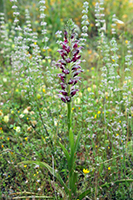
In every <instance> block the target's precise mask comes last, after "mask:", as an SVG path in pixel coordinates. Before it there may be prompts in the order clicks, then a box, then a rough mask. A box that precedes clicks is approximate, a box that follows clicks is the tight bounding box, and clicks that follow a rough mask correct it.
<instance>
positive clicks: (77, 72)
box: [73, 70, 83, 77]
mask: <svg viewBox="0 0 133 200" xmlns="http://www.w3.org/2000/svg"><path fill="white" fill-rule="evenodd" d="M81 72H83V70H78V71H75V72H74V73H73V77H75V76H78V74H79V73H81Z"/></svg>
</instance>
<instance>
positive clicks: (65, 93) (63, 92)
mask: <svg viewBox="0 0 133 200" xmlns="http://www.w3.org/2000/svg"><path fill="white" fill-rule="evenodd" d="M59 92H60V93H62V94H63V95H64V96H67V92H66V91H65V90H60V91H59Z"/></svg>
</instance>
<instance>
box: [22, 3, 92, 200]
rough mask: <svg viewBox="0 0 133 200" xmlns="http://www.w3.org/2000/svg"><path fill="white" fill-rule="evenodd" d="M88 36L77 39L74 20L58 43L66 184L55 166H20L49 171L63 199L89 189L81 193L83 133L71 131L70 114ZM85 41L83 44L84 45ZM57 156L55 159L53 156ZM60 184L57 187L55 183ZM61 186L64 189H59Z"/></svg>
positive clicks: (81, 196) (62, 147)
mask: <svg viewBox="0 0 133 200" xmlns="http://www.w3.org/2000/svg"><path fill="white" fill-rule="evenodd" d="M86 6H88V3H87V2H85V3H84V9H85V10H84V13H85V14H86V13H87V12H88V7H87V8H86ZM84 23H85V24H84V25H85V27H86V22H85V20H84ZM85 35H86V34H85V33H82V34H81V36H83V38H80V39H77V31H76V26H75V24H74V22H73V21H72V20H69V21H68V24H67V27H66V30H65V31H64V40H63V41H60V42H59V44H60V46H61V48H60V49H59V50H58V52H59V54H60V56H61V59H59V60H58V62H57V63H56V66H57V67H59V68H60V69H61V71H62V73H60V74H58V77H59V78H60V80H61V82H60V86H61V90H60V91H59V94H58V97H59V98H60V99H61V100H62V101H63V102H64V103H65V104H67V124H68V138H69V144H68V147H67V148H66V147H65V146H64V145H63V144H62V143H61V142H60V141H58V142H57V143H58V145H59V146H60V147H61V149H62V150H63V152H64V155H65V157H66V160H67V172H68V175H67V177H68V180H67V181H66V183H65V182H64V180H63V178H62V177H61V175H60V174H59V172H58V170H55V169H54V167H51V166H49V165H48V164H47V163H45V162H39V161H24V162H21V163H19V164H24V163H25V164H28V163H30V164H32V163H33V164H36V165H39V166H40V167H41V166H42V167H45V168H47V170H48V171H49V172H50V173H51V174H52V175H53V181H52V185H53V186H54V188H55V190H57V189H58V191H60V193H61V195H62V197H63V199H65V200H66V199H68V200H71V199H83V198H84V197H85V196H86V195H87V194H88V193H89V191H90V190H87V191H84V192H83V193H82V194H80V195H79V194H78V192H77V191H78V187H77V185H78V184H77V183H78V172H77V171H76V162H75V161H76V157H75V155H76V151H77V148H78V145H79V140H80V134H81V132H79V133H78V135H77V136H76V137H75V136H74V134H73V131H72V115H71V110H72V109H71V104H72V98H73V97H74V95H75V94H76V93H77V92H78V88H77V87H76V84H77V82H78V81H79V80H80V79H81V77H79V76H78V75H79V74H80V73H81V72H83V70H82V69H81V65H80V63H81V50H82V48H83V47H82V44H83V41H85V38H84V36H85ZM81 42H82V44H81ZM53 157H54V156H53ZM53 166H54V165H53ZM55 178H56V182H57V181H58V183H59V184H58V183H57V184H58V186H57V184H55ZM60 186H61V187H60Z"/></svg>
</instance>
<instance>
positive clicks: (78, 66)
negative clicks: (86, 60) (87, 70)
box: [72, 65, 81, 71]
mask: <svg viewBox="0 0 133 200" xmlns="http://www.w3.org/2000/svg"><path fill="white" fill-rule="evenodd" d="M79 68H81V66H80V65H74V66H73V67H72V70H74V71H75V70H77V69H79Z"/></svg>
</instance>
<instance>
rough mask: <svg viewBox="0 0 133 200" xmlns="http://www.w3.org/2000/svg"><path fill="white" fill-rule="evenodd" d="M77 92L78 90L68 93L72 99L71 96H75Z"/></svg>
mask: <svg viewBox="0 0 133 200" xmlns="http://www.w3.org/2000/svg"><path fill="white" fill-rule="evenodd" d="M77 91H79V90H78V89H75V90H72V91H71V92H70V94H71V96H72V97H73V96H74V95H75V94H76V92H77Z"/></svg>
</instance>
